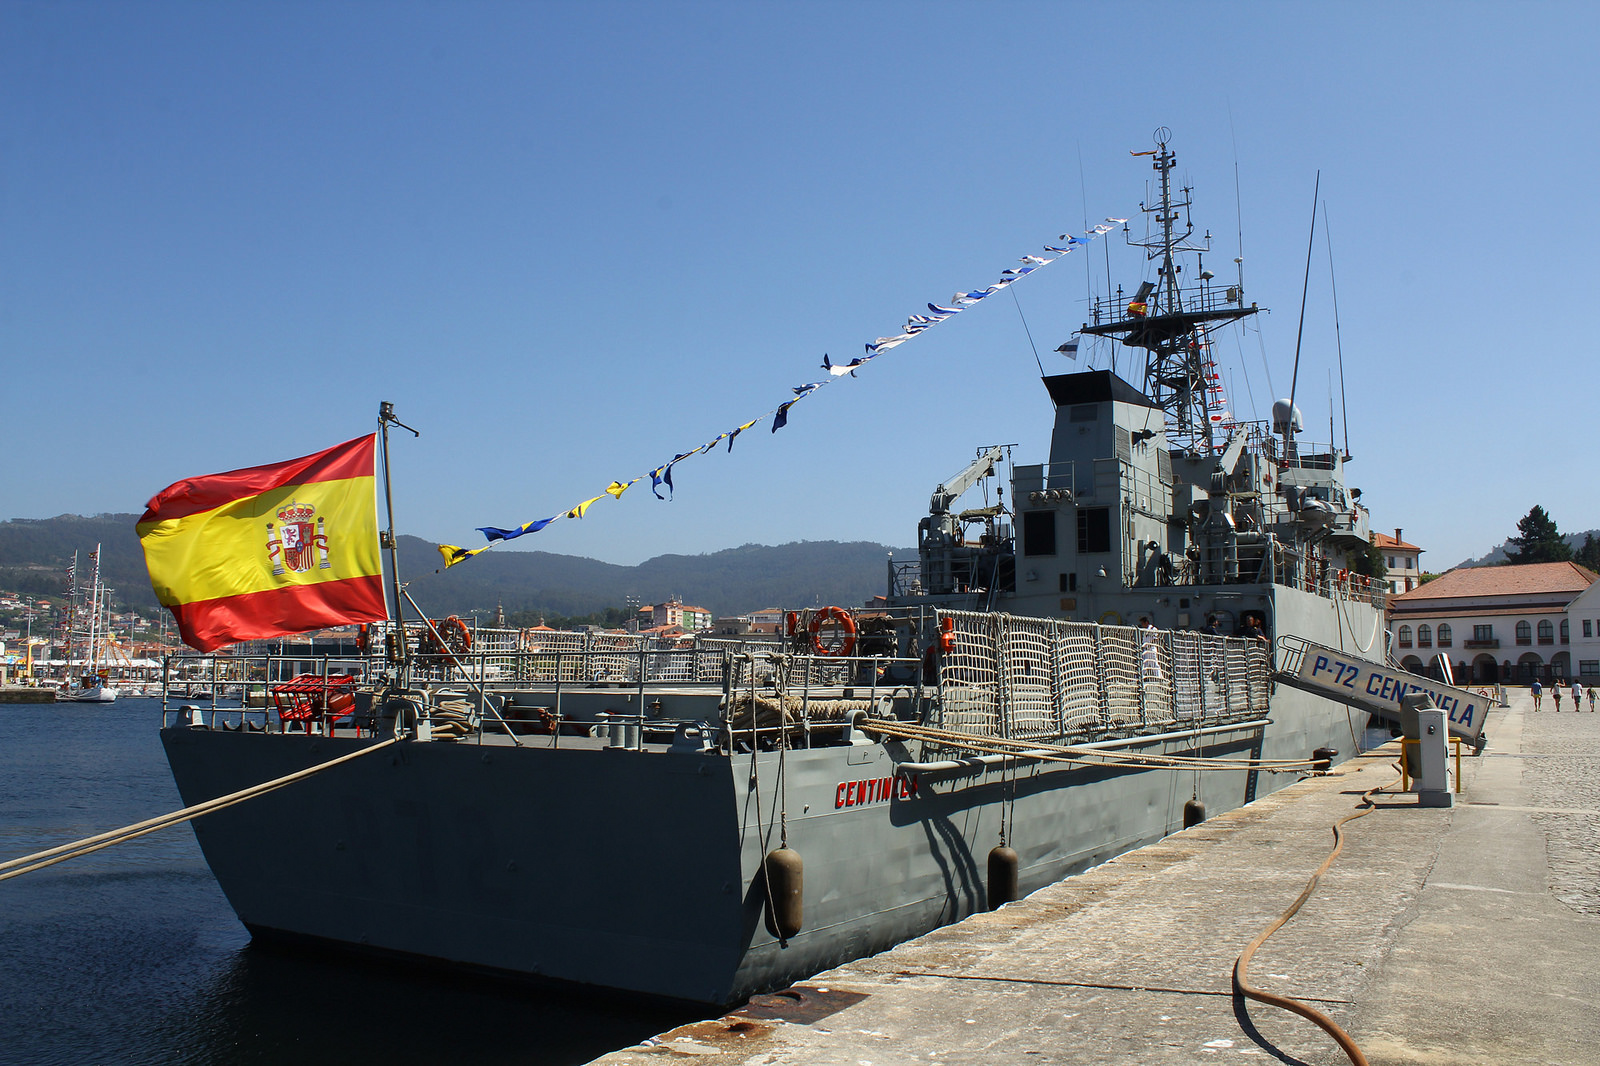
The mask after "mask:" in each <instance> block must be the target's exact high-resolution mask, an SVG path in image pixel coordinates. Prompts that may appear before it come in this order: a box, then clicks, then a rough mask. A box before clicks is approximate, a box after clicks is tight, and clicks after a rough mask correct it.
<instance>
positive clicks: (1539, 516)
mask: <svg viewBox="0 0 1600 1066" xmlns="http://www.w3.org/2000/svg"><path fill="white" fill-rule="evenodd" d="M1517 533H1518V534H1519V536H1515V537H1512V538H1511V539H1510V540H1509V541H1507V542H1506V548H1507V551H1506V562H1508V563H1510V564H1512V565H1513V566H1517V565H1521V564H1522V563H1564V562H1567V561H1568V560H1570V559H1571V558H1572V546H1571V545H1569V544H1568V543H1567V542H1566V541H1565V540H1563V539H1561V532H1560V530H1558V529H1556V522H1555V519H1553V518H1551V517H1550V516H1549V515H1548V514H1546V513H1545V510H1544V508H1543V507H1540V506H1539V505H1538V504H1534V505H1533V510H1531V511H1529V512H1528V513H1527V514H1526V515H1524V516H1523V519H1522V521H1520V522H1518V523H1517Z"/></svg>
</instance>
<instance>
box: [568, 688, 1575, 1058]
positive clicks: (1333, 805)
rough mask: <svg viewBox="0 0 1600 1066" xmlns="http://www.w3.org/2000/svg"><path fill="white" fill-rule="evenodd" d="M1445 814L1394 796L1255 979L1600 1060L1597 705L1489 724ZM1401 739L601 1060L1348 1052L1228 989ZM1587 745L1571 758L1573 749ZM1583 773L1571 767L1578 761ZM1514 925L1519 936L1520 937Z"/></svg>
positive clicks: (1406, 1023)
mask: <svg viewBox="0 0 1600 1066" xmlns="http://www.w3.org/2000/svg"><path fill="white" fill-rule="evenodd" d="M1488 732H1489V734H1490V743H1489V748H1488V753H1487V754H1486V755H1484V756H1482V757H1480V758H1475V759H1467V760H1466V762H1465V770H1464V773H1463V778H1464V781H1463V785H1464V788H1463V792H1462V795H1460V796H1458V797H1457V805H1456V806H1455V807H1454V808H1452V809H1445V808H1420V807H1418V806H1416V803H1415V797H1414V796H1408V795H1404V794H1399V795H1388V796H1380V797H1379V803H1378V807H1377V809H1376V810H1375V811H1374V812H1373V813H1372V814H1370V815H1368V816H1366V817H1364V818H1362V819H1360V820H1358V821H1355V822H1353V823H1351V824H1350V825H1348V826H1347V827H1346V836H1347V843H1346V845H1345V848H1344V851H1343V853H1342V854H1341V855H1340V857H1339V858H1338V859H1337V861H1336V862H1335V863H1334V865H1333V867H1332V869H1331V870H1330V872H1329V873H1328V874H1327V875H1325V876H1324V878H1323V882H1322V885H1321V887H1320V888H1319V889H1318V891H1317V893H1316V894H1315V895H1314V896H1313V897H1312V898H1311V900H1310V901H1309V902H1308V903H1307V904H1306V906H1305V907H1304V909H1303V910H1302V911H1301V912H1300V913H1299V914H1298V915H1297V916H1296V917H1295V918H1294V919H1293V920H1291V921H1290V922H1289V923H1288V925H1286V926H1285V927H1284V928H1283V929H1281V930H1280V931H1279V932H1278V933H1277V934H1275V935H1274V936H1273V937H1272V939H1270V940H1268V941H1267V942H1266V944H1265V945H1264V946H1263V947H1262V948H1261V949H1260V951H1259V952H1258V953H1257V955H1256V956H1255V959H1254V961H1253V962H1252V964H1251V967H1250V975H1251V980H1252V981H1253V982H1254V983H1255V984H1257V985H1258V986H1260V987H1262V988H1265V989H1267V990H1268V991H1272V992H1277V993H1280V994H1284V995H1290V996H1295V997H1297V998H1300V999H1302V1000H1303V1001H1306V1002H1307V1003H1309V1005H1311V1006H1312V1007H1315V1008H1317V1009H1319V1010H1321V1011H1324V1012H1326V1013H1327V1014H1329V1015H1331V1016H1332V1017H1333V1018H1334V1019H1335V1020H1336V1021H1337V1022H1338V1023H1339V1024H1340V1025H1342V1026H1343V1027H1344V1028H1345V1029H1346V1030H1347V1031H1348V1032H1349V1033H1350V1034H1351V1036H1352V1037H1353V1038H1354V1039H1355V1041H1356V1043H1357V1044H1358V1045H1359V1046H1360V1047H1361V1048H1362V1050H1363V1051H1364V1052H1365V1053H1366V1055H1367V1057H1368V1059H1369V1060H1370V1061H1371V1062H1372V1063H1374V1064H1380V1063H1401V1062H1408V1063H1409V1062H1418V1061H1429V1062H1435V1061H1437V1062H1446V1061H1448V1062H1452V1063H1480V1062H1481V1063H1501V1062H1530V1061H1540V1062H1561V1063H1600V1051H1597V1050H1596V1038H1597V1037H1600V1021H1597V1020H1596V1019H1597V1017H1600V1015H1597V1014H1596V1012H1595V1010H1594V1004H1595V1003H1596V1002H1600V966H1597V965H1596V963H1595V961H1594V960H1595V959H1596V958H1600V893H1597V892H1596V890H1595V889H1594V885H1595V883H1596V881H1597V874H1600V859H1596V857H1595V855H1594V852H1593V849H1592V848H1589V849H1587V850H1585V849H1584V848H1583V846H1582V845H1583V840H1584V838H1585V837H1586V836H1587V835H1588V834H1590V833H1592V829H1593V826H1594V825H1595V823H1596V819H1600V782H1596V781H1595V779H1594V778H1593V777H1592V776H1591V775H1584V774H1582V773H1581V767H1582V766H1584V765H1587V760H1591V759H1593V758H1595V757H1600V727H1596V726H1595V719H1593V718H1590V717H1589V716H1587V715H1561V716H1559V717H1558V716H1556V715H1554V714H1549V713H1544V714H1539V715H1533V714H1532V713H1531V706H1530V705H1529V701H1528V697H1527V696H1526V694H1525V693H1524V694H1518V695H1514V696H1513V698H1512V706H1511V707H1510V708H1509V709H1508V710H1506V711H1505V712H1504V713H1501V714H1497V715H1495V716H1493V717H1492V718H1491V720H1490V726H1489V729H1488ZM1396 757H1397V745H1395V744H1389V745H1385V746H1384V747H1383V748H1380V749H1377V750H1375V751H1373V752H1370V753H1368V754H1367V755H1365V756H1363V757H1360V758H1357V759H1354V760H1352V761H1350V762H1349V763H1346V764H1345V765H1344V766H1343V767H1342V768H1341V769H1340V771H1339V772H1337V773H1335V774H1333V775H1330V776H1327V777H1322V778H1311V779H1308V780H1306V781H1304V782H1301V783H1300V784H1298V785H1294V786H1291V787H1289V788H1287V789H1284V790H1282V791H1279V792H1276V793H1274V794H1273V795H1271V796H1269V797H1267V798H1265V799H1263V800H1261V801H1258V802H1257V803H1255V804H1252V805H1250V806H1248V807H1244V808H1240V809H1239V810H1237V811H1234V812H1231V813H1229V814H1224V815H1220V816H1217V817H1215V818H1213V819H1211V820H1210V821H1208V822H1205V823H1203V824H1202V825H1200V826H1197V827H1195V828H1194V829H1190V830H1185V831H1184V832H1181V833H1176V834H1174V835H1172V836H1170V837H1167V838H1166V839H1164V840H1162V841H1160V842H1159V843H1156V844H1152V845H1149V846H1147V847H1143V848H1140V849H1137V850H1135V851H1131V852H1128V853H1126V854H1124V855H1122V856H1120V857H1118V858H1116V859H1113V860H1111V861H1110V862H1107V863H1105V864H1103V865H1102V866H1099V867H1097V868H1096V869H1094V870H1091V871H1088V872H1086V873H1083V874H1080V875H1077V876H1075V877H1069V878H1067V879H1065V880H1063V881H1060V882H1058V883H1056V884H1054V885H1051V886H1049V887H1047V888H1044V889H1041V890H1039V891H1038V892H1035V893H1034V894H1033V895H1031V896H1029V897H1028V898H1027V899H1025V900H1023V901H1021V902H1018V903H1015V904H1011V905H1008V906H1006V907H1004V908H1002V909H1001V910H999V911H996V912H992V913H985V914H979V915H976V916H974V917H972V918H969V919H967V920H966V921H964V922H961V923H959V924H957V925H954V926H949V927H946V928H944V929H941V930H938V931H935V932H933V933H930V934H928V935H926V936H923V937H920V938H918V939H916V940H912V941H909V942H907V943H905V944H902V945H900V946H899V947H897V948H894V949H892V950H890V951H887V952H884V953H882V954H880V955H877V956H874V957H871V958H867V959H862V960H859V961H857V962H854V963H850V964H848V965H845V966H842V967H840V968H838V969H835V970H832V971H829V972H827V973H824V974H820V975H818V976H817V977H815V978H813V979H812V980H810V981H807V982H805V983H804V984H803V985H800V986H797V987H796V988H795V989H794V990H791V991H790V992H784V993H778V994H776V995H772V996H763V997H758V998H757V999H756V1000H755V1001H753V1002H752V1004H751V1005H750V1006H749V1007H747V1008H745V1009H744V1010H742V1011H739V1012H736V1013H735V1014H732V1015H729V1016H726V1017H723V1018H720V1019H711V1020H707V1021H704V1022H698V1023H695V1024H692V1025H688V1026H684V1027H682V1028H680V1029H677V1030H674V1031H672V1032H670V1033H666V1034H663V1035H662V1036H660V1037H658V1038H657V1039H656V1040H655V1041H654V1042H653V1044H652V1045H650V1046H648V1047H645V1046H641V1047H638V1048H632V1049H627V1050H623V1051H618V1052H615V1053H613V1054H610V1055H607V1056H605V1057H603V1058H601V1059H599V1060H596V1062H597V1063H598V1064H603V1066H643V1064H644V1063H646V1062H657V1061H660V1058H661V1054H662V1052H663V1051H667V1052H672V1051H678V1052H684V1053H699V1054H704V1053H708V1052H720V1053H721V1057H719V1058H718V1060H717V1061H718V1062H721V1063H727V1064H734V1063H756V1062H771V1061H782V1062H786V1063H794V1064H798V1066H805V1064H811V1063H835V1062H858V1061H868V1062H878V1063H885V1062H891V1063H892V1062H912V1061H916V1062H923V1063H937V1062H969V1063H1007V1064H1010V1063H1015V1062H1026V1061H1034V1060H1033V1059H1031V1058H1030V1057H1029V1056H1039V1058H1038V1060H1037V1061H1050V1062H1074V1063H1076V1062H1081V1063H1101V1062H1145V1063H1168V1062H1172V1063H1177V1062H1183V1063H1190V1062H1195V1061H1199V1060H1204V1059H1206V1058H1207V1057H1208V1056H1212V1055H1215V1056H1218V1057H1221V1058H1226V1057H1230V1056H1237V1055H1241V1054H1243V1055H1250V1056H1253V1057H1255V1058H1257V1059H1259V1060H1260V1061H1266V1060H1267V1059H1275V1060H1277V1061H1286V1062H1303V1063H1307V1064H1310V1066H1320V1064H1325V1063H1343V1062H1346V1061H1347V1060H1346V1058H1345V1056H1344V1055H1343V1054H1342V1053H1341V1052H1340V1050H1339V1049H1338V1048H1337V1047H1336V1046H1335V1044H1334V1042H1333V1040H1332V1039H1331V1038H1330V1037H1329V1036H1327V1035H1326V1034H1325V1033H1323V1032H1322V1031H1321V1030H1320V1029H1318V1028H1316V1027H1314V1026H1313V1025H1312V1024H1311V1023H1310V1022H1307V1021H1305V1020H1303V1019H1301V1018H1298V1017H1296V1016H1294V1015H1291V1014H1287V1013H1284V1012H1282V1011H1278V1010H1275V1009H1273V1008H1269V1007H1266V1006H1263V1005H1260V1004H1257V1003H1248V1004H1246V1001H1244V1000H1242V999H1239V998H1237V997H1235V996H1234V994H1233V992H1232V983H1231V972H1232V967H1233V963H1234V960H1235V958H1236V957H1237V956H1238V955H1239V953H1240V951H1241V950H1243V948H1244V947H1245V945H1246V944H1247V943H1248V942H1249V940H1250V939H1251V938H1252V937H1254V936H1255V935H1256V934H1257V933H1258V932H1259V931H1260V930H1261V929H1263V928H1265V927H1266V926H1267V925H1268V923H1270V922H1271V921H1272V920H1273V919H1274V918H1275V917H1276V916H1277V915H1278V914H1279V913H1280V912H1281V911H1282V910H1283V909H1284V908H1285V907H1286V906H1288V904H1289V903H1291V902H1292V901H1293V900H1294V898H1295V896H1296V894H1297V893H1298V892H1299V891H1300V890H1301V888H1302V887H1303V886H1304V884H1305V883H1306V880H1307V878H1308V877H1309V876H1310V874H1311V872H1312V871H1313V870H1314V869H1316V867H1317V865H1318V864H1319V863H1320V862H1321V861H1322V859H1323V858H1324V857H1325V856H1326V855H1327V853H1328V851H1329V849H1330V846H1331V843H1332V836H1331V834H1330V832H1329V827H1330V826H1331V825H1332V824H1333V822H1334V821H1336V820H1338V819H1339V818H1342V817H1343V816H1344V815H1346V814H1349V813H1351V812H1352V811H1353V810H1354V809H1355V807H1356V804H1357V803H1358V802H1359V799H1360V795H1361V793H1362V792H1364V791H1365V790H1367V789H1370V788H1372V787H1374V786H1377V785H1384V784H1387V783H1389V782H1391V781H1392V780H1394V779H1395V773H1394V770H1393V763H1394V761H1395V759H1396ZM1574 759H1576V762H1574V761H1573V760H1574ZM1574 766H1577V767H1579V770H1580V772H1578V773H1574V770H1573V767H1574ZM1513 930H1514V934H1513V932H1512V931H1513Z"/></svg>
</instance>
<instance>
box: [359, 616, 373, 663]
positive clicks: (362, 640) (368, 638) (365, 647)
mask: <svg viewBox="0 0 1600 1066" xmlns="http://www.w3.org/2000/svg"><path fill="white" fill-rule="evenodd" d="M356 647H357V648H359V649H360V651H361V654H362V655H365V654H366V653H367V652H368V651H369V650H371V648H372V634H371V632H370V631H369V630H368V627H367V623H365V622H362V623H361V628H359V629H357V630H356Z"/></svg>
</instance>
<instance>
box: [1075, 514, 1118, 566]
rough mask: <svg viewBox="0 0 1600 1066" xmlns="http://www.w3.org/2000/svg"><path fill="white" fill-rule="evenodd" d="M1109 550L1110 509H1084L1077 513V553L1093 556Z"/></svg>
mask: <svg viewBox="0 0 1600 1066" xmlns="http://www.w3.org/2000/svg"><path fill="white" fill-rule="evenodd" d="M1110 550H1111V508H1109V507H1086V508H1084V509H1083V510H1081V511H1079V512H1078V552H1079V554H1082V555H1094V554H1097V553H1101V552H1108V551H1110Z"/></svg>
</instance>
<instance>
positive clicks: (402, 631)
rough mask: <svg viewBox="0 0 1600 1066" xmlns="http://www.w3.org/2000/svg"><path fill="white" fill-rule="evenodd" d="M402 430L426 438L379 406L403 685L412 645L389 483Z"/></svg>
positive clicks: (389, 407)
mask: <svg viewBox="0 0 1600 1066" xmlns="http://www.w3.org/2000/svg"><path fill="white" fill-rule="evenodd" d="M390 424H393V425H396V426H399V427H400V428H401V429H405V430H410V431H411V435H412V436H413V437H420V436H422V434H421V433H418V432H417V431H416V430H414V429H411V427H410V426H408V425H406V424H405V423H404V422H402V421H400V420H399V419H398V418H396V417H395V416H394V404H392V403H390V402H389V401H388V400H381V401H379V403H378V427H379V443H380V445H381V446H382V455H383V501H384V505H385V506H386V507H387V509H388V517H389V528H388V529H386V530H384V532H383V547H385V548H387V549H389V581H390V592H391V593H392V596H391V602H392V603H393V604H394V623H395V626H396V630H395V632H396V637H395V639H396V641H397V642H398V643H399V648H398V649H397V650H398V651H399V654H400V683H401V684H402V685H407V684H410V680H411V642H410V641H408V640H406V623H405V614H404V611H403V609H402V607H401V602H402V601H401V599H400V561H399V548H398V546H397V544H396V540H395V535H394V489H393V488H392V487H391V485H390V483H389V426H390Z"/></svg>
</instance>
